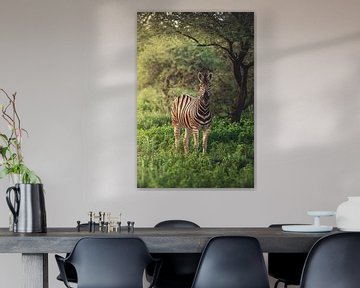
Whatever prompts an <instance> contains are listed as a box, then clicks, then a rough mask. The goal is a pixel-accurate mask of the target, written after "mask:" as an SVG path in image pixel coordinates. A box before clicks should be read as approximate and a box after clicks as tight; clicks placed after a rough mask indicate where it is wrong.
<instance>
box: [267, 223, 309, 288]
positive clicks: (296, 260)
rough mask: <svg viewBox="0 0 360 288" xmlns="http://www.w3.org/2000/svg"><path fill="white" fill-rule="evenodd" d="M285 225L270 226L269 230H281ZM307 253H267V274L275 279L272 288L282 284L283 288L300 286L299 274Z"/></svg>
mask: <svg viewBox="0 0 360 288" xmlns="http://www.w3.org/2000/svg"><path fill="white" fill-rule="evenodd" d="M282 225H287V224H272V225H270V226H269V227H270V228H281V226H282ZM306 257H307V253H269V254H268V273H269V275H270V276H271V277H273V278H275V279H277V281H276V282H275V284H274V288H277V287H278V286H279V284H280V283H283V285H284V288H286V287H287V286H288V285H300V279H301V273H302V270H303V268H304V263H305V260H306Z"/></svg>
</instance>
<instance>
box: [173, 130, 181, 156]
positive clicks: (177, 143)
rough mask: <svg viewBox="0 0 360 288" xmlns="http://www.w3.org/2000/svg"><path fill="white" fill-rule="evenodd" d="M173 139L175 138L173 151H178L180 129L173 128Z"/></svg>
mask: <svg viewBox="0 0 360 288" xmlns="http://www.w3.org/2000/svg"><path fill="white" fill-rule="evenodd" d="M174 137H175V149H176V151H178V150H179V139H180V127H179V126H174Z"/></svg>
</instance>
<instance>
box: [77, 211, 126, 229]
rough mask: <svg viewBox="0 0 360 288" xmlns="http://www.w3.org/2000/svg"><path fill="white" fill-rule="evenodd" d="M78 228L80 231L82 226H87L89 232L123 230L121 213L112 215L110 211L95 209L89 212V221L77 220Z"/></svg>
mask: <svg viewBox="0 0 360 288" xmlns="http://www.w3.org/2000/svg"><path fill="white" fill-rule="evenodd" d="M76 223H77V225H76V227H77V230H78V231H79V232H80V231H81V228H82V227H83V228H84V227H85V228H86V229H87V230H88V232H97V231H99V232H107V233H110V232H120V231H121V213H119V214H118V216H112V214H111V213H110V212H106V213H105V212H101V211H99V212H98V213H95V212H93V211H89V212H88V221H87V222H85V223H81V221H80V220H78V221H77V222H76Z"/></svg>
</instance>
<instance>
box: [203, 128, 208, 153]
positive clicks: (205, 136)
mask: <svg viewBox="0 0 360 288" xmlns="http://www.w3.org/2000/svg"><path fill="white" fill-rule="evenodd" d="M209 133H210V128H207V129H205V131H204V135H203V143H202V148H203V154H205V153H206V150H207V142H208V139H209Z"/></svg>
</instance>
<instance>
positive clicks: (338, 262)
mask: <svg viewBox="0 0 360 288" xmlns="http://www.w3.org/2000/svg"><path fill="white" fill-rule="evenodd" d="M359 267H360V233H359V232H346V233H337V234H331V235H329V236H325V237H323V238H321V239H320V240H318V241H317V242H316V243H315V244H314V246H313V247H312V248H311V250H310V252H309V256H308V258H307V259H306V262H305V267H304V271H303V274H302V278H301V285H300V287H301V288H358V287H360V270H359Z"/></svg>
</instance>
